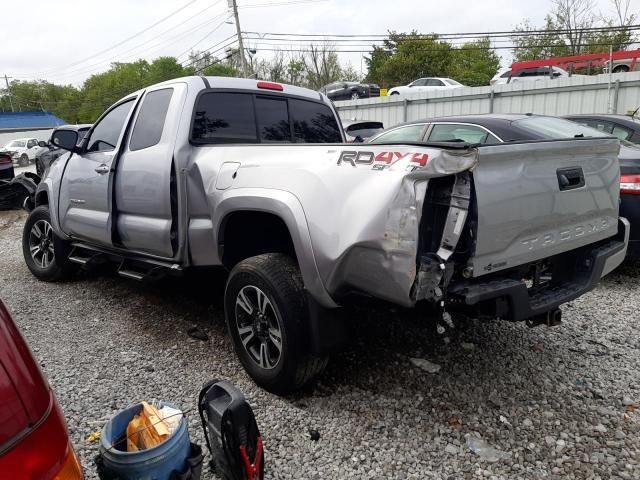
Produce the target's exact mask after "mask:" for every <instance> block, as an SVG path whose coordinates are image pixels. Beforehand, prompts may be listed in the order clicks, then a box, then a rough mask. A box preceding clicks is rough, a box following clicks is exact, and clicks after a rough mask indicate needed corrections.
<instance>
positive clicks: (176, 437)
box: [100, 402, 191, 480]
mask: <svg viewBox="0 0 640 480" xmlns="http://www.w3.org/2000/svg"><path fill="white" fill-rule="evenodd" d="M160 405H161V406H164V405H167V406H169V407H173V405H171V404H169V403H166V402H161V403H160ZM173 408H175V407H173ZM141 411H142V404H140V403H139V404H137V405H134V406H132V407H129V408H127V409H125V410H121V411H120V412H118V413H117V414H116V415H115V416H114V417H113V418H112V419H111V420H109V422H108V423H107V424H106V425H105V426H104V428H103V429H102V436H101V438H100V453H101V455H102V459H103V462H104V468H105V470H106V471H107V472H109V473H112V474H114V475H117V477H118V478H121V479H122V480H168V479H169V477H170V476H171V473H172V472H173V471H177V472H178V473H183V472H184V471H186V469H187V464H186V460H187V457H189V454H190V451H191V445H190V443H189V430H188V428H187V421H186V419H185V417H184V415H183V416H182V420H181V421H180V425H179V426H178V429H177V430H176V431H175V432H174V433H173V435H171V436H170V437H169V438H168V439H167V440H165V441H164V442H162V443H161V444H160V445H157V446H156V447H153V448H149V449H147V450H141V451H139V452H127V451H126V450H127V440H126V432H127V425H129V422H130V421H131V420H133V417H135V416H136V415H137V414H139V413H140V412H141Z"/></svg>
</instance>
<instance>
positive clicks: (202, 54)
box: [182, 34, 237, 68]
mask: <svg viewBox="0 0 640 480" xmlns="http://www.w3.org/2000/svg"><path fill="white" fill-rule="evenodd" d="M235 37H236V36H235V34H234V35H231V36H229V37H227V38H226V39H225V40H223V41H222V42H219V43H217V44H216V45H214V46H213V47H209V48H208V49H206V50H203V51H201V52H199V53H198V55H196V57H195V58H193V59H191V62H190V63H187V64H183V65H182V67H183V68H189V67H191V66H193V65H195V64H196V63H198V62H199V61H201V60H203V59H204V58H205V57H206V55H207V54H209V55H215V54H216V53H219V52H224V51H225V50H226V49H227V48H229V47H231V46H232V45H234V44H235V43H236V42H237V39H236V38H235ZM228 40H231V41H230V42H229V43H227V44H226V45H222V46H221V47H219V48H216V47H217V46H218V45H220V44H222V43H224V42H226V41H228ZM214 49H215V50H214ZM198 57H199V58H198ZM227 58H228V57H227ZM207 66H209V65H207ZM207 66H205V67H202V68H206V67H207Z"/></svg>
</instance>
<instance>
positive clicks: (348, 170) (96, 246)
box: [23, 77, 629, 393]
mask: <svg viewBox="0 0 640 480" xmlns="http://www.w3.org/2000/svg"><path fill="white" fill-rule="evenodd" d="M77 140H78V132H77V131H76V130H73V129H66V128H58V129H57V130H56V131H55V132H54V133H53V134H52V138H51V142H52V144H53V145H55V146H58V147H60V148H63V149H66V150H68V151H69V152H70V153H69V154H67V155H63V156H61V157H60V158H59V160H58V161H56V162H55V163H54V164H53V165H52V166H51V168H50V169H49V171H48V172H47V174H46V176H45V177H44V178H43V180H42V182H41V183H40V185H39V187H38V190H37V192H36V195H35V198H34V207H35V208H34V209H33V210H32V211H31V213H30V215H29V217H28V219H27V221H26V224H25V227H24V235H23V253H24V258H25V261H26V264H27V266H28V268H29V269H30V270H31V272H32V273H33V274H34V275H35V276H36V277H37V278H39V279H41V280H45V281H59V280H63V279H65V278H67V277H68V276H69V275H71V274H72V273H73V272H74V270H75V269H76V268H77V267H78V266H90V265H91V264H92V263H98V262H103V261H106V260H113V261H117V262H118V263H119V267H118V271H119V274H120V275H122V276H123V277H127V278H129V279H134V280H145V279H150V278H156V277H158V276H161V275H165V274H180V273H181V272H184V271H185V270H187V269H190V268H194V267H205V266H207V267H210V266H219V267H223V268H225V269H227V270H228V272H229V273H228V277H227V284H226V289H225V294H224V310H225V318H226V324H227V328H228V332H229V334H230V337H231V339H232V342H233V345H234V348H235V350H236V353H237V355H238V357H239V359H240V361H241V363H242V365H243V366H244V368H245V369H246V371H247V372H248V373H249V375H250V376H251V377H252V378H253V379H254V381H255V382H256V383H257V384H259V385H260V386H262V387H263V388H265V389H267V390H270V391H272V392H276V393H285V392H290V391H292V390H295V389H297V388H300V387H301V386H302V385H304V384H305V383H307V382H309V381H310V380H311V379H312V378H314V377H315V376H316V375H318V373H319V372H320V371H322V369H323V368H324V366H325V365H326V362H327V358H328V355H329V353H330V352H331V351H333V350H334V349H336V348H339V347H340V345H341V343H342V342H344V341H345V338H347V337H346V336H345V327H344V323H345V318H344V317H345V316H344V315H342V312H343V311H344V306H345V305H348V304H349V302H350V301H351V299H352V298H355V297H359V298H361V297H362V295H365V296H368V297H374V298H377V299H381V300H384V301H386V302H390V303H392V304H396V305H400V306H402V307H408V308H412V307H419V306H420V305H426V306H428V305H434V306H436V307H437V309H438V310H439V311H441V312H444V313H446V314H448V315H450V314H451V313H450V312H453V313H457V312H460V314H465V315H472V316H473V317H475V318H477V317H482V316H490V317H493V318H496V317H497V318H501V319H505V320H511V321H518V320H526V321H529V322H532V323H534V324H537V323H547V324H554V323H556V322H557V321H558V320H559V317H560V311H559V306H560V305H561V304H562V303H564V302H567V301H569V300H571V299H574V298H576V297H578V296H580V295H582V294H584V293H585V292H588V291H589V290H591V289H593V288H594V286H595V285H596V284H597V282H598V281H599V280H600V278H601V277H602V276H604V275H606V274H607V273H609V272H610V271H612V270H613V269H614V268H615V267H616V266H618V265H619V264H620V263H621V262H622V260H623V258H624V256H625V253H626V246H627V242H628V232H629V225H628V222H627V221H626V220H625V219H623V218H619V215H618V195H619V167H618V158H617V155H618V149H619V143H618V140H617V139H615V138H597V139H595V138H594V139H590V138H572V139H568V140H566V141H565V140H559V141H537V142H512V143H504V144H500V145H489V146H476V145H469V144H464V143H449V144H426V143H419V144H397V143H396V144H394V143H390V144H382V145H379V144H378V145H367V144H349V143H345V142H344V133H343V131H342V129H341V125H340V120H339V118H338V116H337V114H336V112H335V110H334V109H333V107H332V104H331V102H330V101H329V100H328V98H327V97H326V96H325V95H323V94H321V93H318V92H314V91H311V90H307V89H303V88H299V87H294V86H288V85H281V84H276V83H270V82H262V81H256V80H251V79H233V78H216V77H189V78H181V79H176V80H172V81H168V82H165V83H162V84H158V85H154V86H151V87H148V88H145V89H143V90H140V91H138V92H135V93H132V94H130V95H128V96H126V97H124V98H123V99H122V100H120V101H119V102H117V103H116V104H115V105H113V106H112V107H111V108H109V109H108V110H107V111H106V112H105V113H104V114H103V115H102V116H101V117H100V118H99V119H98V120H97V121H96V123H95V124H94V125H93V126H92V127H91V129H90V131H89V132H88V133H87V134H86V136H85V137H84V139H83V140H82V141H81V142H80V143H79V144H78V142H77Z"/></svg>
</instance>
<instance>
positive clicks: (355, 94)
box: [351, 92, 360, 100]
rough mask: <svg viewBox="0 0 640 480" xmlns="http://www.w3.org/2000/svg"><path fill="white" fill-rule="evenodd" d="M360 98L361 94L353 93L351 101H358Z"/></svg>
mask: <svg viewBox="0 0 640 480" xmlns="http://www.w3.org/2000/svg"><path fill="white" fill-rule="evenodd" d="M359 98H360V94H359V93H358V92H352V93H351V100H358V99H359Z"/></svg>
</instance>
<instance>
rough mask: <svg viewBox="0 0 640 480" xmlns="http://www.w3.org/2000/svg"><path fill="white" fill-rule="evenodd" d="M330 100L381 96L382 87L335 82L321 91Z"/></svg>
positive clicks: (370, 84)
mask: <svg viewBox="0 0 640 480" xmlns="http://www.w3.org/2000/svg"><path fill="white" fill-rule="evenodd" d="M320 92H322V93H324V94H325V95H326V96H327V97H329V99H330V100H333V101H335V100H357V99H359V98H370V97H379V96H380V87H379V86H378V85H376V84H375V83H358V82H334V83H330V84H329V85H325V86H324V87H322V88H321V89H320Z"/></svg>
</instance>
